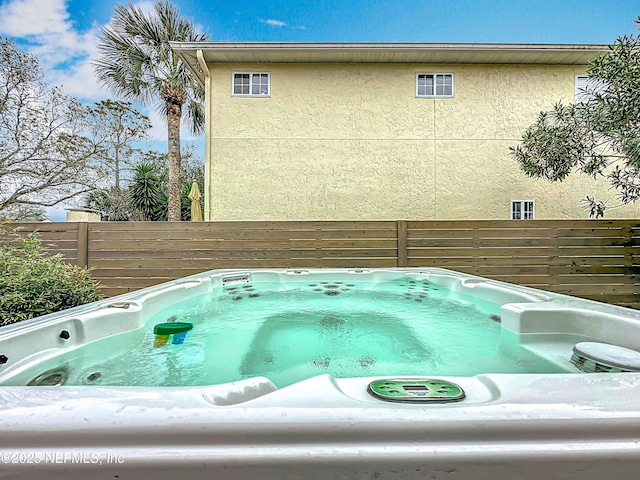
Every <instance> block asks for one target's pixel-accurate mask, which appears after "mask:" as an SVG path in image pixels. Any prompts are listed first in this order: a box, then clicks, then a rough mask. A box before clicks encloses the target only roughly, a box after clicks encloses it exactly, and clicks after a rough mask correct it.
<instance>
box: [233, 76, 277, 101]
mask: <svg viewBox="0 0 640 480" xmlns="http://www.w3.org/2000/svg"><path fill="white" fill-rule="evenodd" d="M232 93H233V95H234V96H241V97H268V96H269V95H270V93H271V89H270V82H269V73H268V72H234V73H233V90H232Z"/></svg>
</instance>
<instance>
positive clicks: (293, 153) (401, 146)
mask: <svg viewBox="0 0 640 480" xmlns="http://www.w3.org/2000/svg"><path fill="white" fill-rule="evenodd" d="M234 71H261V72H262V71H268V72H270V74H271V96H270V98H242V97H233V96H232V95H231V81H232V73H233V72H234ZM583 71H584V69H581V68H576V67H572V66H540V65H538V66H529V65H526V66H509V65H497V66H496V65H405V64H371V65H368V64H348V65H347V64H322V65H319V64H258V65H246V64H235V65H229V64H212V65H210V74H211V92H210V96H209V98H210V104H209V105H208V108H210V118H211V125H210V127H209V132H208V141H209V142H210V144H209V147H210V148H209V151H210V152H211V157H212V159H211V162H210V165H209V169H208V172H209V178H208V184H207V189H208V192H207V194H208V195H209V196H210V197H209V200H210V201H209V205H210V209H209V211H208V212H206V214H207V215H208V217H207V218H209V219H211V220H258V219H276V220H304V219H317V220H353V219H360V220H368V219H408V220H411V219H507V218H509V201H510V199H533V200H535V201H536V218H539V219H543V218H587V217H588V215H587V213H586V212H585V211H584V210H582V208H581V205H580V199H581V198H584V196H585V195H587V194H589V195H594V194H595V195H596V196H597V197H598V198H602V199H613V193H612V192H610V191H608V189H607V187H608V185H607V184H606V183H603V182H600V183H596V182H594V181H593V180H591V179H588V178H585V177H581V176H573V177H571V178H570V179H569V180H568V181H566V182H564V183H562V184H550V183H547V182H544V181H542V180H534V179H529V178H527V177H525V175H524V174H523V173H521V172H520V170H519V169H518V166H517V164H516V163H515V161H514V160H512V159H511V157H509V155H508V147H509V146H512V145H516V144H517V143H518V139H519V138H520V135H521V134H522V132H523V131H524V130H525V129H526V127H527V126H528V125H530V124H531V123H532V122H533V121H534V119H535V116H536V115H537V113H538V112H539V111H541V110H547V109H549V108H551V106H552V105H553V103H554V102H555V101H558V100H564V101H566V102H570V101H572V100H573V94H574V76H575V74H576V73H582V72H583ZM418 72H426V73H428V72H446V73H453V74H454V95H455V96H454V98H448V99H425V98H416V97H415V74H416V73H418ZM613 203H615V202H613V201H612V204H613ZM639 213H640V209H639V208H638V207H636V208H635V209H634V208H629V207H625V209H619V210H612V211H611V212H608V214H607V216H608V217H612V218H613V217H629V216H633V217H637V216H639V215H638V214H639Z"/></svg>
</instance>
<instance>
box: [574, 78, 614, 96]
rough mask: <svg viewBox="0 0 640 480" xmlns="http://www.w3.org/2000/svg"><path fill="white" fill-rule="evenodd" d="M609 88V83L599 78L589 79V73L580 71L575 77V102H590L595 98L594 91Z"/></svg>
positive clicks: (600, 91)
mask: <svg viewBox="0 0 640 480" xmlns="http://www.w3.org/2000/svg"><path fill="white" fill-rule="evenodd" d="M606 90H607V85H606V84H605V83H604V82H602V81H599V80H593V79H592V80H589V75H587V74H586V73H578V74H576V75H575V79H574V88H573V91H574V102H575V103H589V101H591V100H593V99H594V96H593V93H589V91H592V92H595V93H600V94H602V93H604V92H605V91H606Z"/></svg>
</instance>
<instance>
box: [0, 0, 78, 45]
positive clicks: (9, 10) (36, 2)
mask: <svg viewBox="0 0 640 480" xmlns="http://www.w3.org/2000/svg"><path fill="white" fill-rule="evenodd" d="M68 22H69V14H68V13H67V6H66V2H65V0H10V1H9V2H7V3H5V4H4V5H2V6H0V31H2V32H3V33H4V34H5V35H9V36H12V37H27V36H31V35H51V34H59V33H62V32H64V31H65V30H66V29H67V26H66V25H67V23H68Z"/></svg>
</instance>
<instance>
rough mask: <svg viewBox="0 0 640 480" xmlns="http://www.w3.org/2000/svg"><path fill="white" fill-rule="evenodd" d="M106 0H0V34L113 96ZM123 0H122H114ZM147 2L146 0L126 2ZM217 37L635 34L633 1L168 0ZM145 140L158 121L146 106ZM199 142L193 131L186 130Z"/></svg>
mask: <svg viewBox="0 0 640 480" xmlns="http://www.w3.org/2000/svg"><path fill="white" fill-rule="evenodd" d="M116 3H117V2H115V1H112V0H0V36H3V37H8V38H11V39H13V40H15V41H16V43H18V45H20V46H21V48H23V49H25V50H28V51H30V52H31V53H33V54H35V55H36V56H37V57H38V58H39V60H40V63H41V65H42V67H43V69H44V71H45V74H46V77H47V80H48V81H49V82H50V83H52V84H56V85H62V86H63V87H64V89H65V91H66V93H69V94H71V95H74V96H77V97H79V98H81V99H82V100H83V101H85V102H86V103H92V102H95V101H98V100H101V99H105V98H112V97H113V95H111V93H110V92H109V91H107V90H105V89H104V88H103V87H102V86H101V85H99V84H98V83H97V82H96V81H95V79H94V77H93V69H92V66H91V61H92V59H93V58H95V56H96V54H97V44H98V41H99V31H100V28H101V27H102V26H104V25H105V24H107V23H108V22H109V19H110V18H111V15H112V13H113V8H114V5H115V4H116ZM122 3H126V2H122ZM133 3H135V4H138V5H140V6H141V7H142V8H143V9H145V10H150V9H151V5H152V2H151V1H147V0H145V1H141V2H135V1H134V2H133ZM173 3H174V4H176V5H177V6H178V7H179V8H180V11H181V13H182V15H183V16H185V17H187V18H189V19H191V20H193V21H194V23H196V25H197V26H198V28H199V29H200V30H201V31H203V32H207V33H208V35H209V38H210V39H211V40H219V41H283V42H290V41H291V42H293V41H295V42H463V43H467V42H468V43H599V44H609V43H612V42H613V41H614V40H615V39H616V38H617V37H618V36H620V35H623V34H631V33H636V32H637V31H636V30H635V25H634V22H633V21H634V19H636V18H638V16H639V15H640V0H609V1H603V0H597V1H596V0H557V1H549V0H537V1H536V0H476V1H473V0H466V1H465V0H448V1H439V2H437V1H433V0H410V1H409V0H387V1H384V0H315V1H311V0H280V1H275V0H260V1H256V0H251V1H249V0H233V1H223V0H218V1H216V0H174V2H173ZM141 110H143V111H144V112H145V113H148V114H150V116H151V120H152V122H153V123H154V128H153V130H152V132H151V135H152V138H153V140H154V144H153V146H154V147H155V148H158V149H161V148H165V145H166V127H165V125H164V123H163V121H162V119H161V118H160V117H159V116H157V115H156V114H155V113H154V112H153V111H149V110H148V109H145V108H141ZM192 140H195V141H198V142H200V143H202V140H201V139H192Z"/></svg>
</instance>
